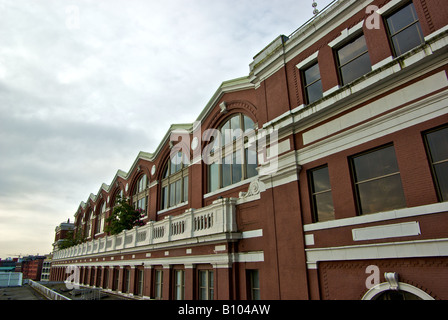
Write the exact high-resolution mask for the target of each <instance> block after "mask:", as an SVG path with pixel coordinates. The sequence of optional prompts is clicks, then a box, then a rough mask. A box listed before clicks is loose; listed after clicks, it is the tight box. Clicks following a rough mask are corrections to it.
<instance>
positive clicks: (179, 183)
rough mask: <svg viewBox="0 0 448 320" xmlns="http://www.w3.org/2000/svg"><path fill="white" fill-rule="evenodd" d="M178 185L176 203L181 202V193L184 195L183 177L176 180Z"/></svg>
mask: <svg viewBox="0 0 448 320" xmlns="http://www.w3.org/2000/svg"><path fill="white" fill-rule="evenodd" d="M175 185H176V197H175V199H176V204H179V203H180V202H181V195H182V179H181V180H177V181H176V182H175Z"/></svg>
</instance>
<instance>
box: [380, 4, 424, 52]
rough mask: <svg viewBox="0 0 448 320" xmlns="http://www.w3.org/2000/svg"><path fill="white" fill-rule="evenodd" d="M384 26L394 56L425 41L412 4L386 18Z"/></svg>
mask: <svg viewBox="0 0 448 320" xmlns="http://www.w3.org/2000/svg"><path fill="white" fill-rule="evenodd" d="M386 25H387V29H388V33H389V39H390V42H391V44H392V48H393V50H394V54H395V56H400V55H402V54H403V53H405V52H408V51H409V50H412V49H413V48H415V47H417V46H419V45H421V44H422V43H423V42H424V41H425V39H424V37H423V31H422V28H421V26H420V22H419V20H418V16H417V12H416V11H415V7H414V4H413V3H412V2H410V3H409V4H408V5H406V6H405V7H403V8H401V9H399V10H398V11H396V12H395V13H393V14H391V15H390V16H389V17H387V18H386Z"/></svg>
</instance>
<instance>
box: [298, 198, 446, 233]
mask: <svg viewBox="0 0 448 320" xmlns="http://www.w3.org/2000/svg"><path fill="white" fill-rule="evenodd" d="M443 212H448V202H441V203H435V204H429V205H424V206H419V207H412V208H404V209H398V210H392V211H387V212H379V213H373V214H368V215H364V216H358V217H353V218H346V219H337V220H332V221H325V222H317V223H313V224H306V225H304V226H303V230H304V231H305V232H310V231H318V230H325V229H331V228H339V227H347V226H354V225H359V224H365V223H372V222H381V221H388V220H394V219H401V218H409V217H418V216H422V215H427V214H437V213H443Z"/></svg>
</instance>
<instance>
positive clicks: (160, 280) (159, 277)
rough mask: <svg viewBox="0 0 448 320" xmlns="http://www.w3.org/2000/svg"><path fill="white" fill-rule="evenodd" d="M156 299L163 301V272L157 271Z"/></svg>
mask: <svg viewBox="0 0 448 320" xmlns="http://www.w3.org/2000/svg"><path fill="white" fill-rule="evenodd" d="M154 286H155V290H154V294H155V298H156V299H159V300H161V299H162V290H163V271H162V270H156V271H155V283H154Z"/></svg>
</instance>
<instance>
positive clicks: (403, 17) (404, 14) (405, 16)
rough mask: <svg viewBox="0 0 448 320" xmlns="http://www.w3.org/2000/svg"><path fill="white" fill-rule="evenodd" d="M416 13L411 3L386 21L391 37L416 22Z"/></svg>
mask: <svg viewBox="0 0 448 320" xmlns="http://www.w3.org/2000/svg"><path fill="white" fill-rule="evenodd" d="M417 20H418V18H417V13H416V11H415V7H414V4H413V3H410V4H409V5H407V6H406V7H404V8H403V9H401V10H399V11H397V12H396V13H394V14H393V15H391V16H390V17H389V18H388V19H387V25H388V27H389V31H390V33H391V34H392V35H393V34H395V33H397V32H398V31H400V30H401V29H403V28H405V27H407V26H409V25H410V24H412V23H413V22H415V21H417Z"/></svg>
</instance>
